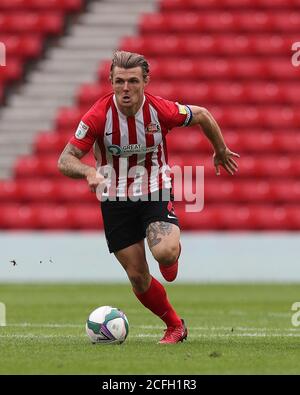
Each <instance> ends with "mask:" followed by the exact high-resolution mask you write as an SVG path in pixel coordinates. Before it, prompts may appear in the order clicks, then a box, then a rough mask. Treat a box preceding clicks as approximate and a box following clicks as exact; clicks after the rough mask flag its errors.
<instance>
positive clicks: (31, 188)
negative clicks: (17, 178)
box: [19, 179, 57, 203]
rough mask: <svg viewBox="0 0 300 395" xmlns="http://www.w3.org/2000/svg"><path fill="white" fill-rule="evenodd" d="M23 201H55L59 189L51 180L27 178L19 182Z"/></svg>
mask: <svg viewBox="0 0 300 395" xmlns="http://www.w3.org/2000/svg"><path fill="white" fill-rule="evenodd" d="M19 189H20V196H21V198H20V200H21V201H22V202H32V203H35V202H39V203H40V202H55V200H56V197H57V189H56V185H55V183H53V182H52V181H51V180H48V179H46V180H43V179H42V180H39V179H37V180H35V179H25V180H22V181H21V182H19Z"/></svg>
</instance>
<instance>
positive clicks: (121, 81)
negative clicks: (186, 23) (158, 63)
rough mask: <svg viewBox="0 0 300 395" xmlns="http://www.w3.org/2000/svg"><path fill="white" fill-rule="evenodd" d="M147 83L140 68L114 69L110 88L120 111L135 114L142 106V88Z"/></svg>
mask: <svg viewBox="0 0 300 395" xmlns="http://www.w3.org/2000/svg"><path fill="white" fill-rule="evenodd" d="M147 83H148V77H147V78H146V80H144V78H143V73H142V69H141V67H133V68H132V69H123V68H121V67H115V68H114V70H113V75H112V86H113V90H114V93H115V96H116V99H117V103H118V106H119V107H120V109H121V110H122V109H124V110H125V111H126V112H128V111H130V110H133V112H136V111H137V110H138V109H139V107H140V106H141V105H142V102H143V96H144V88H145V86H146V85H147Z"/></svg>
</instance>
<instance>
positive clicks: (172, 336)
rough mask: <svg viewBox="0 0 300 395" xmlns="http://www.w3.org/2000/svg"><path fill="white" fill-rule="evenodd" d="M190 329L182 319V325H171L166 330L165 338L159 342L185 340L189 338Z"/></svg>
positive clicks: (172, 342) (167, 342)
mask: <svg viewBox="0 0 300 395" xmlns="http://www.w3.org/2000/svg"><path fill="white" fill-rule="evenodd" d="M187 335H188V330H187V327H186V326H185V323H184V320H181V325H178V326H169V327H168V328H167V329H166V330H165V334H164V336H163V338H162V339H161V340H160V341H159V344H175V343H179V342H183V340H185V339H186V338H187Z"/></svg>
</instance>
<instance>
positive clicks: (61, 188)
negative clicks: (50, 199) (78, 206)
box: [56, 180, 97, 203]
mask: <svg viewBox="0 0 300 395" xmlns="http://www.w3.org/2000/svg"><path fill="white" fill-rule="evenodd" d="M56 188H57V199H59V200H60V201H64V202H78V203H82V202H84V203H89V202H95V201H96V200H97V199H96V195H95V194H94V193H92V192H90V190H89V187H88V184H87V182H86V181H85V180H66V181H65V180H62V181H59V182H57V184H56Z"/></svg>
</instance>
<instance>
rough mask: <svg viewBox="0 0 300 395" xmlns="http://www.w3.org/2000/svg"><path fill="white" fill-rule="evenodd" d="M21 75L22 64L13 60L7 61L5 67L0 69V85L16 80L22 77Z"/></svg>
mask: <svg viewBox="0 0 300 395" xmlns="http://www.w3.org/2000/svg"><path fill="white" fill-rule="evenodd" d="M0 67H1V66H0ZM22 74H23V67H22V62H21V61H20V60H18V59H14V58H11V59H7V61H6V66H5V67H1V73H0V83H1V82H2V83H4V82H8V81H14V80H18V79H20V78H21V77H22Z"/></svg>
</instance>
